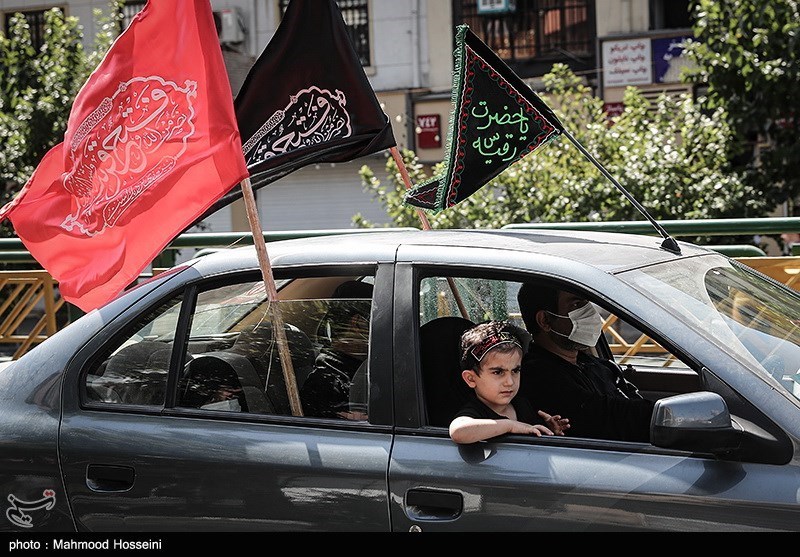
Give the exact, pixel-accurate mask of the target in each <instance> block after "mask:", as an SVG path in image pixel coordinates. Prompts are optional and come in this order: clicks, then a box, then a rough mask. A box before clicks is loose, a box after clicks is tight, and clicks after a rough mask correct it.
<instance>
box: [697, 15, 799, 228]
mask: <svg viewBox="0 0 800 557" xmlns="http://www.w3.org/2000/svg"><path fill="white" fill-rule="evenodd" d="M690 9H691V10H692V15H693V20H694V23H693V31H694V36H695V40H694V41H692V42H691V43H690V44H688V45H687V48H686V53H685V56H687V58H688V59H689V60H691V61H692V62H693V63H694V64H695V65H696V68H695V69H693V70H691V71H690V72H688V73H687V74H686V79H687V80H688V81H691V82H695V83H700V84H706V85H708V97H707V101H706V103H707V106H708V107H709V108H710V109H716V108H719V107H721V108H724V109H725V114H726V115H727V118H728V122H729V125H730V126H731V127H732V129H733V130H735V131H736V134H737V139H738V141H739V142H740V144H742V146H744V147H746V146H747V145H748V144H749V145H750V146H751V148H752V145H753V143H755V142H756V140H761V141H763V142H765V143H767V144H768V145H769V147H768V148H767V149H765V150H762V151H761V152H760V153H759V154H758V156H757V157H755V159H753V158H752V157H747V158H746V160H747V161H751V160H755V162H754V163H750V162H748V163H747V167H746V170H747V172H746V175H745V177H746V179H747V180H748V181H749V182H750V183H752V184H753V187H755V188H757V189H760V190H763V191H764V193H765V195H766V196H767V197H768V198H769V200H770V202H771V203H772V204H778V203H783V202H785V201H788V203H789V210H790V214H800V206H798V201H800V113H798V109H797V102H796V100H795V99H796V97H797V94H798V91H800V3H798V2H797V1H796V0H774V1H771V2H762V1H761V0H692V2H691V4H690Z"/></svg>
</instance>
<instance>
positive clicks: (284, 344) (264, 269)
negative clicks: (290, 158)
mask: <svg viewBox="0 0 800 557" xmlns="http://www.w3.org/2000/svg"><path fill="white" fill-rule="evenodd" d="M241 185H242V195H243V198H244V206H245V210H246V211H247V220H248V222H249V223H250V230H251V231H252V233H253V244H254V245H255V248H256V255H257V257H258V266H259V267H260V268H261V277H262V278H263V280H264V286H265V288H266V291H267V299H268V300H269V313H270V319H271V321H272V336H273V339H274V340H275V342H276V343H277V344H278V355H279V356H280V360H281V368H282V369H283V378H284V381H285V382H286V394H287V395H288V397H289V406H290V408H291V410H292V415H293V416H302V415H303V407H302V405H301V404H300V391H299V390H298V388H297V378H296V377H295V375H294V366H293V365H292V355H291V353H290V352H289V345H288V341H287V339H286V331H285V330H284V328H283V317H282V316H281V311H280V307H279V302H278V289H277V288H276V287H275V278H274V277H273V276H272V266H271V265H270V262H269V256H268V255H267V243H266V242H265V241H264V232H263V230H261V223H260V221H259V218H258V210H257V209H256V198H255V196H254V195H253V186H252V185H251V184H250V178H245V179H244V180H242V184H241ZM264 388H265V389H266V385H265V387H264Z"/></svg>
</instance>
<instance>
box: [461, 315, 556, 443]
mask: <svg viewBox="0 0 800 557" xmlns="http://www.w3.org/2000/svg"><path fill="white" fill-rule="evenodd" d="M523 334H525V333H524V331H522V330H521V329H519V328H518V327H515V326H513V325H511V324H510V323H507V322H505V321H488V322H486V323H481V324H479V325H476V326H475V327H473V328H471V329H469V330H468V331H466V332H465V333H464V334H463V335H462V336H461V368H462V370H463V371H462V372H461V377H462V378H463V379H464V381H465V382H466V383H467V385H468V386H469V387H470V388H471V389H473V391H474V393H475V398H474V399H473V400H471V401H470V402H468V403H467V404H465V405H464V406H463V407H462V408H461V410H460V411H459V412H458V413H457V414H456V417H455V418H454V419H453V421H452V422H451V423H450V438H451V439H452V440H453V441H455V442H456V443H475V442H476V441H483V440H484V439H489V438H490V437H496V436H498V435H503V434H505V433H521V434H533V435H536V436H537V437H541V435H542V434H544V435H564V431H566V430H567V429H569V427H570V425H569V420H568V419H566V418H562V417H561V416H559V415H555V416H551V415H550V414H547V413H546V412H542V411H541V410H540V411H539V412H538V413H537V412H536V411H534V409H533V406H531V404H530V402H529V401H528V400H527V399H526V398H524V397H519V396H517V391H519V382H520V370H521V368H522V356H523V353H524V349H523V346H525V345H526V344H527V343H526V342H524V341H523V340H522V338H523V337H522V335H523ZM548 426H549V427H548Z"/></svg>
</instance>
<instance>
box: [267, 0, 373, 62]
mask: <svg viewBox="0 0 800 557" xmlns="http://www.w3.org/2000/svg"><path fill="white" fill-rule="evenodd" d="M336 3H337V4H338V5H339V9H340V10H341V12H342V18H343V19H344V23H345V26H346V27H347V34H348V35H349V36H350V42H351V43H352V45H353V49H354V50H355V51H356V54H358V58H359V60H361V65H362V66H369V65H371V59H370V51H369V0H338V1H337V2H336ZM288 5H289V0H280V9H281V16H283V14H284V12H285V11H286V7H287V6H288Z"/></svg>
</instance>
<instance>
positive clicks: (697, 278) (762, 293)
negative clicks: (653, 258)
mask: <svg viewBox="0 0 800 557" xmlns="http://www.w3.org/2000/svg"><path fill="white" fill-rule="evenodd" d="M619 277H620V278H621V279H622V280H624V281H626V282H627V283H629V284H630V285H631V286H633V287H634V288H636V289H637V290H639V291H640V292H642V293H643V294H645V295H647V296H648V298H650V299H652V300H653V301H655V302H656V303H658V304H659V305H661V306H663V307H664V308H665V309H668V310H670V311H674V312H678V313H679V314H680V315H681V316H682V317H684V319H685V320H686V321H687V322H688V323H694V324H695V325H696V328H697V330H698V331H699V332H700V333H701V334H703V335H705V336H706V337H707V338H708V339H709V340H710V341H711V342H713V343H714V344H716V345H717V346H719V347H720V348H722V349H724V350H727V351H733V352H734V353H735V354H736V355H738V356H739V357H740V359H741V360H742V361H743V362H744V364H745V365H746V366H748V367H749V368H750V369H752V370H753V371H754V372H755V373H757V374H759V375H761V376H763V377H766V378H767V381H770V382H771V383H773V384H775V385H776V386H777V388H779V389H780V390H782V391H783V390H785V391H786V392H788V393H790V394H791V395H793V396H794V397H795V398H797V399H800V296H798V295H797V293H795V292H793V291H790V290H788V289H787V288H785V287H783V286H781V285H779V284H776V283H775V282H773V281H772V280H770V279H768V278H766V277H764V276H762V275H761V274H760V273H757V272H754V271H753V270H752V269H750V268H748V267H745V266H744V265H742V264H739V263H737V262H735V261H733V260H730V259H727V258H724V257H721V256H718V255H708V256H701V257H693V258H687V259H681V260H678V261H671V262H667V263H660V264H657V265H653V266H651V267H646V268H640V269H636V270H631V271H625V272H623V273H620V275H619Z"/></svg>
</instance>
